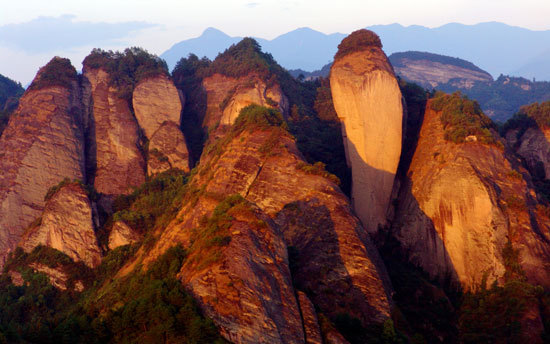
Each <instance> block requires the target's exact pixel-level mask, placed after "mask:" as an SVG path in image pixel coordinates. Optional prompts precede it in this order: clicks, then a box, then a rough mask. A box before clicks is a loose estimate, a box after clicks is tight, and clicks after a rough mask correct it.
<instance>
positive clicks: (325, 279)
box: [144, 109, 391, 343]
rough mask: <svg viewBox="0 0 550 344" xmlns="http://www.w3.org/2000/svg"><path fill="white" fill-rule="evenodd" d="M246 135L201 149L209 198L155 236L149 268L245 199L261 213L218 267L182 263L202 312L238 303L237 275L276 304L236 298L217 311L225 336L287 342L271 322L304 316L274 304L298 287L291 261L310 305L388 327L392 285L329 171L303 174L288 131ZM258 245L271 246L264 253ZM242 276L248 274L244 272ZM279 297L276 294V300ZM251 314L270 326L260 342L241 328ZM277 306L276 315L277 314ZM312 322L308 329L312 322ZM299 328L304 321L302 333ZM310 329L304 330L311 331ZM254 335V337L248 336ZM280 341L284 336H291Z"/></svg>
mask: <svg viewBox="0 0 550 344" xmlns="http://www.w3.org/2000/svg"><path fill="white" fill-rule="evenodd" d="M266 111H268V110H267V109H266ZM253 122H254V121H253ZM249 125H250V124H249ZM251 126H252V128H254V125H251ZM243 127H244V128H246V127H247V126H246V125H243V123H239V124H234V126H233V127H232V129H231V130H230V131H229V133H227V134H226V136H224V138H222V139H220V140H219V141H218V142H216V143H214V144H213V146H211V147H207V148H206V149H205V153H204V154H205V155H204V156H203V158H202V159H201V162H200V164H199V170H198V172H197V174H196V175H195V177H194V179H193V182H192V184H193V185H195V187H196V188H197V189H203V190H204V191H202V193H200V194H199V196H198V199H197V200H196V201H194V202H192V201H190V202H189V203H188V204H186V205H184V207H183V208H182V209H181V211H180V212H179V214H178V215H177V218H176V220H175V221H173V222H172V223H171V224H170V225H169V226H168V227H167V228H166V230H164V231H163V232H162V233H161V232H159V235H160V238H159V240H158V242H157V244H156V246H155V247H154V248H153V249H152V250H151V253H150V255H149V256H147V257H145V259H144V263H147V262H148V261H151V260H153V259H154V258H155V257H156V256H158V255H160V254H161V253H162V252H164V251H165V250H166V249H167V248H169V247H171V246H173V245H175V244H176V243H182V244H183V245H184V247H188V246H189V245H195V244H193V243H194V242H195V240H193V238H192V237H193V232H194V231H193V230H191V229H192V228H196V227H197V226H200V223H201V220H200V219H201V218H203V217H204V216H205V215H207V216H208V214H211V213H212V209H213V208H214V207H215V206H216V204H217V203H218V202H219V201H216V200H219V199H223V198H224V197H227V196H228V195H231V194H240V195H241V196H242V197H244V198H245V199H246V200H247V201H250V202H251V203H252V204H251V206H252V207H253V208H254V209H257V208H255V207H258V208H259V209H257V210H255V214H256V212H258V213H257V214H258V215H254V216H249V217H248V218H247V219H248V220H247V221H244V220H242V219H241V220H240V222H239V221H238V222H237V223H235V222H233V224H232V225H231V227H230V229H228V233H230V234H228V235H229V237H230V238H231V239H230V241H229V244H228V246H227V247H225V248H223V249H221V250H220V254H221V258H219V259H220V260H219V263H216V264H214V265H213V266H212V267H211V268H209V269H208V270H207V271H204V272H200V273H199V275H197V274H198V272H194V271H193V270H192V266H190V265H184V267H183V268H182V271H181V272H180V276H182V280H183V282H184V283H185V284H187V285H188V286H189V289H190V290H191V292H192V293H193V294H195V295H200V296H199V298H200V300H201V304H202V307H203V308H204V309H207V310H212V309H213V307H217V306H215V305H216V303H215V302H214V300H220V301H218V302H221V300H222V299H226V298H227V299H229V300H234V299H235V297H236V296H234V291H233V289H232V288H228V287H224V283H222V282H223V281H225V285H230V284H231V285H232V284H234V283H235V280H237V277H239V278H240V279H242V282H241V284H239V285H240V287H239V288H240V290H241V292H240V295H243V296H241V297H244V295H258V294H263V295H262V296H261V299H270V300H272V301H273V302H272V306H270V307H268V305H267V304H256V301H255V302H254V306H253V307H252V306H251V305H248V304H247V305H244V304H241V305H240V306H239V301H238V299H236V300H234V301H233V302H234V304H233V305H231V304H230V303H227V305H226V306H224V310H223V312H222V311H221V310H220V311H219V312H221V313H222V315H223V316H222V315H220V314H217V315H216V314H214V313H212V314H213V315H212V317H213V319H214V320H215V322H216V323H217V324H218V326H220V327H221V331H222V333H224V335H225V336H226V338H228V339H230V340H232V341H236V342H239V343H247V342H254V340H252V339H251V338H254V336H260V337H262V338H264V337H265V338H279V339H277V340H275V339H273V340H272V342H286V341H290V340H289V339H288V338H290V337H284V336H283V334H280V336H281V337H277V336H279V334H276V333H277V332H276V329H277V328H280V326H283V324H284V323H286V321H287V320H283V319H281V318H278V317H277V316H275V314H276V313H285V314H287V315H285V318H286V319H289V318H290V319H294V318H295V317H296V316H298V317H299V316H300V315H299V312H298V306H297V304H298V303H297V301H296V299H295V298H294V296H292V297H291V299H288V300H286V301H285V302H284V303H281V302H282V301H281V302H279V301H277V300H282V299H281V296H282V295H284V294H282V293H283V292H284V293H286V291H287V290H288V289H289V288H290V289H291V290H292V289H293V286H292V284H291V282H290V280H288V279H287V277H285V276H287V275H286V274H287V272H285V271H286V269H283V267H282V266H288V264H289V262H288V260H289V259H290V260H291V262H292V263H291V264H290V266H291V267H292V278H293V280H294V283H293V285H294V288H298V290H303V291H307V297H308V298H310V299H311V301H312V302H313V304H314V305H315V307H318V308H319V309H320V311H322V312H323V313H324V314H326V315H328V316H329V317H334V316H335V315H336V314H339V313H348V314H350V315H352V316H355V317H358V318H359V319H361V320H362V321H363V323H365V324H370V323H372V322H378V321H384V320H385V319H387V318H388V317H389V314H390V306H391V301H390V299H389V297H388V295H389V292H390V289H391V287H390V285H389V284H390V283H389V281H388V278H387V275H386V272H385V270H384V267H383V264H382V263H381V261H380V258H379V256H378V253H377V251H376V249H375V248H374V246H373V245H372V243H371V242H370V238H369V236H368V234H367V233H366V231H364V229H363V227H362V226H361V224H360V222H359V220H358V219H357V218H356V217H355V216H354V215H353V213H352V210H351V208H350V206H349V203H348V201H347V198H346V197H345V196H344V195H343V194H342V192H341V191H340V190H339V188H338V187H337V186H336V185H335V184H334V183H333V182H332V181H331V180H330V179H328V178H327V177H326V175H327V173H326V172H324V171H317V172H307V171H308V168H307V167H308V165H307V164H306V163H305V162H304V161H303V159H302V158H301V154H300V153H299V151H298V149H297V148H296V144H295V142H294V139H293V138H292V137H291V136H290V135H289V134H288V133H287V132H286V131H285V130H284V129H281V128H279V127H270V128H267V129H256V130H254V129H250V130H243ZM315 173H318V174H315ZM201 186H202V187H201ZM201 195H202V196H201ZM263 213H265V214H267V215H268V216H269V217H270V218H266V217H265V215H262V214H263ZM259 219H260V220H262V221H263V222H265V223H266V224H267V225H266V226H263V225H262V226H260V229H258V228H256V227H258V223H262V222H261V221H260V222H258V220H259ZM241 222H242V223H241ZM251 228H256V229H255V230H252V229H251ZM195 232H196V231H195ZM266 240H267V241H266ZM281 245H282V247H285V246H289V247H292V249H291V257H290V258H287V255H286V250H281ZM191 247H193V246H191ZM260 247H271V248H270V249H268V250H267V251H262V249H260ZM251 251H252V252H254V254H253V255H250V253H249V252H251ZM229 252H231V253H230V254H229ZM229 257H232V258H231V259H230V258H229ZM243 259H244V260H243ZM248 261H253V262H255V263H254V264H253V265H252V266H254V268H253V269H252V267H250V268H249V265H248V264H249V263H247V262H248ZM274 262H278V263H274ZM190 269H191V270H190ZM242 269H247V270H248V269H252V270H250V272H247V273H246V274H245V273H244V272H242V271H243V270H242ZM281 269H282V270H281ZM199 270H201V269H199ZM201 271H202V270H201ZM232 276H235V277H232ZM245 276H246V277H245ZM277 276H280V277H277ZM199 277H200V278H199ZM274 278H276V279H275V280H273V279H274ZM231 281H233V282H232V283H231ZM259 281H272V282H269V283H270V284H271V285H273V287H272V288H271V291H270V292H269V293H268V294H266V292H265V291H263V290H264V289H263V287H262V286H261V285H259V283H260V282H259ZM275 281H277V282H275ZM336 290H337V292H336V293H335V292H334V291H336ZM275 291H277V293H276V294H273V293H274V292H275ZM292 295H294V293H292ZM247 297H248V296H247ZM223 302H229V301H223ZM300 302H301V301H300ZM245 306H246V307H245ZM243 307H245V308H243ZM250 307H252V308H253V309H255V311H254V312H253V314H254V318H255V319H263V320H261V321H262V322H265V323H266V324H267V325H265V327H266V328H264V329H263V330H262V331H264V332H263V333H262V334H261V335H259V333H260V332H259V331H260V330H259V328H258V327H257V325H254V326H251V325H246V328H248V329H245V328H244V327H245V326H244V324H247V323H249V322H250V321H252V320H251V319H250V317H249V311H250V310H251V309H252V308H250ZM272 307H276V308H275V309H276V311H275V309H274V308H272ZM304 307H307V305H304ZM215 309H218V308H215ZM308 309H309V310H311V308H310V307H308V308H307V309H302V316H304V312H307V311H308ZM308 314H309V315H308V318H307V321H308V322H310V321H311V319H312V317H313V314H311V313H308ZM293 321H295V320H293ZM304 321H306V319H304ZM301 323H302V321H300V320H298V324H299V327H300V329H301V328H302V325H301ZM270 324H275V325H270ZM295 325H296V324H294V323H293V324H292V327H291V328H289V329H288V330H287V331H290V333H292V336H291V337H292V338H293V339H292V340H291V342H294V341H303V334H301V330H300V331H298V330H297V329H295V327H294V326H295ZM310 325H311V324H308V331H309V330H311V331H315V330H314V327H311V326H310ZM284 326H290V325H289V324H286V325H284ZM250 328H253V329H254V331H253V332H249V331H251V330H250ZM236 329H241V330H242V331H243V333H244V334H246V337H238V336H233V335H230V333H233V332H238V331H237V330H236ZM265 331H268V332H265ZM272 333H274V334H272ZM284 333H287V334H285V336H287V335H288V333H289V332H284ZM288 336H290V335H288ZM285 338H287V339H285Z"/></svg>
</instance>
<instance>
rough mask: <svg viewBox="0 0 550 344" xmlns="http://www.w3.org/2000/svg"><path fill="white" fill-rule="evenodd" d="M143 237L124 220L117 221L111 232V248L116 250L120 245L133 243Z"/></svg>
mask: <svg viewBox="0 0 550 344" xmlns="http://www.w3.org/2000/svg"><path fill="white" fill-rule="evenodd" d="M141 239H142V236H141V235H140V234H139V233H138V232H137V231H135V230H133V229H132V228H130V226H128V225H127V224H126V223H124V222H123V221H116V222H115V223H114V224H113V228H112V229H111V232H110V233H109V244H108V246H109V249H110V250H114V249H115V248H117V247H119V246H124V245H128V244H133V243H135V242H137V241H139V240H141Z"/></svg>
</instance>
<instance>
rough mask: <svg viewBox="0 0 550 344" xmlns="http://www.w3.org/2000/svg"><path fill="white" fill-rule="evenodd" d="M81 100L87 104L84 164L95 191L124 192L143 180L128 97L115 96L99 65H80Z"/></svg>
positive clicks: (114, 193) (107, 77)
mask: <svg viewBox="0 0 550 344" xmlns="http://www.w3.org/2000/svg"><path fill="white" fill-rule="evenodd" d="M83 72H84V73H83V76H84V83H83V84H84V95H85V97H84V103H85V104H87V105H88V106H87V107H86V110H87V111H88V116H87V117H88V118H89V130H88V143H89V144H88V147H87V150H88V158H89V159H88V164H89V166H90V169H91V170H92V171H93V172H94V175H93V185H94V187H95V188H96V190H97V191H98V192H101V193H103V194H106V195H110V196H114V195H120V194H127V193H129V192H130V191H131V188H132V187H137V186H139V185H141V184H142V183H143V182H144V181H145V168H146V165H145V159H144V158H143V154H142V152H141V150H140V137H139V126H138V123H137V120H136V118H135V117H134V115H133V114H132V112H131V111H130V106H129V103H128V100H126V99H122V98H120V97H118V95H117V93H118V90H117V89H116V88H115V87H113V86H112V85H110V77H109V74H108V73H107V72H106V71H105V70H104V69H102V68H89V67H87V66H84V70H83Z"/></svg>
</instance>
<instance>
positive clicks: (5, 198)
mask: <svg viewBox="0 0 550 344" xmlns="http://www.w3.org/2000/svg"><path fill="white" fill-rule="evenodd" d="M58 65H62V66H63V67H62V68H64V70H65V72H66V75H65V76H66V80H65V81H66V82H65V83H61V82H60V81H61V80H59V79H57V81H58V82H53V83H50V84H48V83H47V82H45V80H51V79H50V78H51V77H52V75H54V73H55V72H54V71H52V70H51V69H53V68H52V67H54V66H58ZM84 156H85V155H84V132H83V120H82V106H81V93H80V89H79V86H78V82H77V75H76V71H75V70H74V68H73V67H72V66H71V65H70V62H69V61H68V60H66V59H61V58H58V57H55V58H53V59H52V60H51V61H50V62H49V63H48V65H46V66H44V67H43V68H41V69H40V71H39V72H38V74H37V76H36V78H35V79H34V81H33V83H32V84H31V86H30V87H29V89H28V90H27V91H26V92H25V94H24V95H23V97H22V98H21V100H20V104H19V107H18V108H17V110H16V111H15V113H14V114H13V115H12V116H11V118H10V121H9V124H8V126H7V128H6V129H5V131H4V133H3V135H2V137H1V138H0V157H1V158H0V170H1V171H2V173H1V174H0V266H2V265H3V263H4V259H5V256H6V254H7V252H8V251H9V250H10V249H13V248H15V245H16V244H17V243H18V242H19V239H20V237H21V235H22V233H23V231H24V229H25V227H27V226H28V225H29V224H30V223H31V222H32V221H33V220H35V219H36V218H37V217H38V216H40V214H41V212H42V210H43V207H44V195H45V194H46V192H47V191H48V189H49V188H50V187H51V186H53V185H56V184H58V183H59V182H60V181H61V180H63V179H64V178H70V179H80V180H85V179H86V174H85V158H84Z"/></svg>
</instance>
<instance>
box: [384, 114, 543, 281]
mask: <svg viewBox="0 0 550 344" xmlns="http://www.w3.org/2000/svg"><path fill="white" fill-rule="evenodd" d="M440 115H441V114H440V113H436V112H434V111H433V110H431V109H430V106H429V104H428V106H427V111H426V114H425V117H424V122H423V124H422V127H421V130H420V136H419V141H418V145H417V148H416V151H415V153H414V156H413V159H412V162H411V165H410V167H409V170H408V173H407V177H406V179H405V180H404V181H402V183H403V184H402V187H401V191H400V195H399V203H398V206H397V212H396V215H395V222H394V223H393V226H392V233H393V235H394V236H395V237H396V238H397V239H398V241H399V242H400V243H401V245H402V248H403V249H404V250H405V252H407V254H408V256H409V259H410V261H411V262H413V263H414V264H416V265H417V266H420V267H422V269H424V270H425V271H426V272H427V273H428V274H429V275H430V276H431V277H432V278H437V279H439V280H441V281H445V282H451V283H452V284H454V285H455V286H458V285H459V286H461V287H463V288H464V289H466V290H468V289H474V290H475V289H476V288H478V287H479V285H480V283H481V281H482V279H483V277H484V276H486V277H487V283H488V284H490V283H492V282H493V281H495V280H496V281H499V282H503V275H504V272H505V266H504V258H503V256H502V252H503V248H504V246H505V245H506V243H507V242H508V240H509V241H510V242H511V243H512V245H513V246H514V247H515V248H516V249H518V250H519V252H520V263H521V265H522V267H523V269H524V270H525V271H526V273H527V276H528V279H529V280H530V281H532V282H535V283H543V284H545V285H547V284H548V277H549V276H550V275H549V272H550V271H549V270H548V268H547V267H546V265H547V264H545V261H548V258H549V257H550V256H549V253H550V251H549V249H550V246H549V245H548V243H549V241H548V238H549V232H548V227H547V223H548V219H547V218H545V217H544V216H541V215H539V214H537V212H536V211H535V210H534V205H535V204H536V201H535V200H534V198H533V197H532V194H534V193H533V191H532V190H531V189H530V188H529V187H528V185H527V183H526V182H525V180H524V179H523V178H522V177H521V176H517V175H516V174H514V173H512V171H513V170H514V167H513V165H514V166H516V168H517V166H518V165H519V163H518V162H514V160H510V159H509V158H508V155H506V154H505V153H504V152H503V151H502V149H500V148H497V147H495V146H488V145H483V144H480V143H477V142H469V143H464V144H455V143H452V142H449V141H446V140H445V139H444V130H443V126H442V124H441V121H440ZM523 172H524V173H526V172H525V170H523ZM535 252H536V253H535ZM535 265H536V266H538V267H539V269H536V268H535ZM545 280H546V282H544V281H545Z"/></svg>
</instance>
